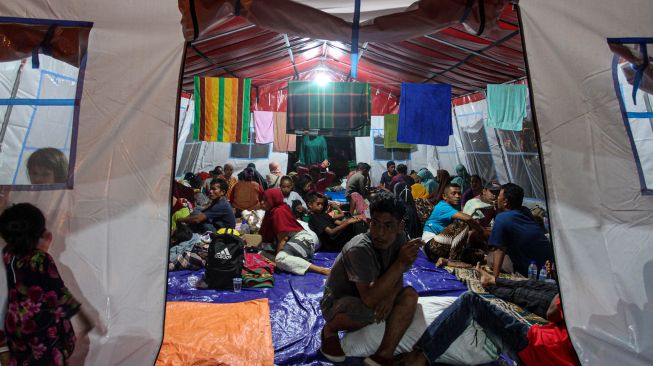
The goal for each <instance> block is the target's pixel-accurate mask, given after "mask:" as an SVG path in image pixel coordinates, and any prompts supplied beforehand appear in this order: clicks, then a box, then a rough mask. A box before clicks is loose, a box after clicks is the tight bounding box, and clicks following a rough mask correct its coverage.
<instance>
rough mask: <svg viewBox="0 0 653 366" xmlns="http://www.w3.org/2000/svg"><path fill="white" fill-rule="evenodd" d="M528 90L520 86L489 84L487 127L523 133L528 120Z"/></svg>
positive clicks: (524, 86)
mask: <svg viewBox="0 0 653 366" xmlns="http://www.w3.org/2000/svg"><path fill="white" fill-rule="evenodd" d="M526 88H527V87H526V85H520V84H499V85H493V84H488V86H487V114H488V120H487V126H488V127H492V128H498V129H501V130H509V131H521V130H522V125H523V122H524V118H526V91H527V89H526Z"/></svg>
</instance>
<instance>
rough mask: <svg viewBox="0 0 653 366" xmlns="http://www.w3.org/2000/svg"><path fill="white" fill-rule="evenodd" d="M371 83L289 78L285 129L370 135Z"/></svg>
mask: <svg viewBox="0 0 653 366" xmlns="http://www.w3.org/2000/svg"><path fill="white" fill-rule="evenodd" d="M371 110H372V98H371V90H370V84H368V83H346V82H333V83H328V84H327V85H324V86H320V85H318V84H316V83H315V82H312V81H289V82H288V121H287V125H286V128H287V131H288V133H296V132H299V131H306V130H310V131H317V133H318V134H319V135H323V136H355V137H363V136H369V135H370V125H371Z"/></svg>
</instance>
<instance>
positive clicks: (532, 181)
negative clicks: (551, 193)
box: [496, 108, 544, 199]
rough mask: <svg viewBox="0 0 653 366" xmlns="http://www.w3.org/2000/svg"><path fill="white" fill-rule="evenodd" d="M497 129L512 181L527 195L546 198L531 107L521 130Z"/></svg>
mask: <svg viewBox="0 0 653 366" xmlns="http://www.w3.org/2000/svg"><path fill="white" fill-rule="evenodd" d="M496 131H497V133H498V134H499V138H500V139H501V146H502V147H503V149H504V153H505V155H506V163H507V168H508V174H509V175H510V181H511V182H513V183H515V184H517V185H519V186H520V187H522V188H524V196H525V197H529V198H536V199H544V185H543V184H542V182H543V180H542V170H541V168H540V156H539V153H538V152H537V139H536V137H535V131H534V130H533V120H532V118H531V114H530V108H529V111H528V117H527V118H526V119H525V120H524V127H523V128H522V130H521V131H507V130H496Z"/></svg>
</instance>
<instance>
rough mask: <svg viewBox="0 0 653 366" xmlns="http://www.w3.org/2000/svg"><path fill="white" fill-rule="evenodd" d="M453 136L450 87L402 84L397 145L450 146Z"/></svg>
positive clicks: (444, 85)
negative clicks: (398, 143) (450, 138)
mask: <svg viewBox="0 0 653 366" xmlns="http://www.w3.org/2000/svg"><path fill="white" fill-rule="evenodd" d="M451 135H453V126H452V124H451V85H447V84H408V83H402V84H401V98H400V100H399V126H398V128H397V141H398V142H402V143H407V144H422V145H434V146H448V145H449V136H451Z"/></svg>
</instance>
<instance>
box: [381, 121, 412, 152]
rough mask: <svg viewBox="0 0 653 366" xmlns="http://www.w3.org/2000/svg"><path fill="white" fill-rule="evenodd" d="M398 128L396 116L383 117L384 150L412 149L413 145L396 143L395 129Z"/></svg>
mask: <svg viewBox="0 0 653 366" xmlns="http://www.w3.org/2000/svg"><path fill="white" fill-rule="evenodd" d="M398 126H399V115H398V114H386V115H385V116H383V134H384V138H383V147H384V148H386V149H412V148H413V146H414V145H413V144H402V143H401V142H397V127H398Z"/></svg>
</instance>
